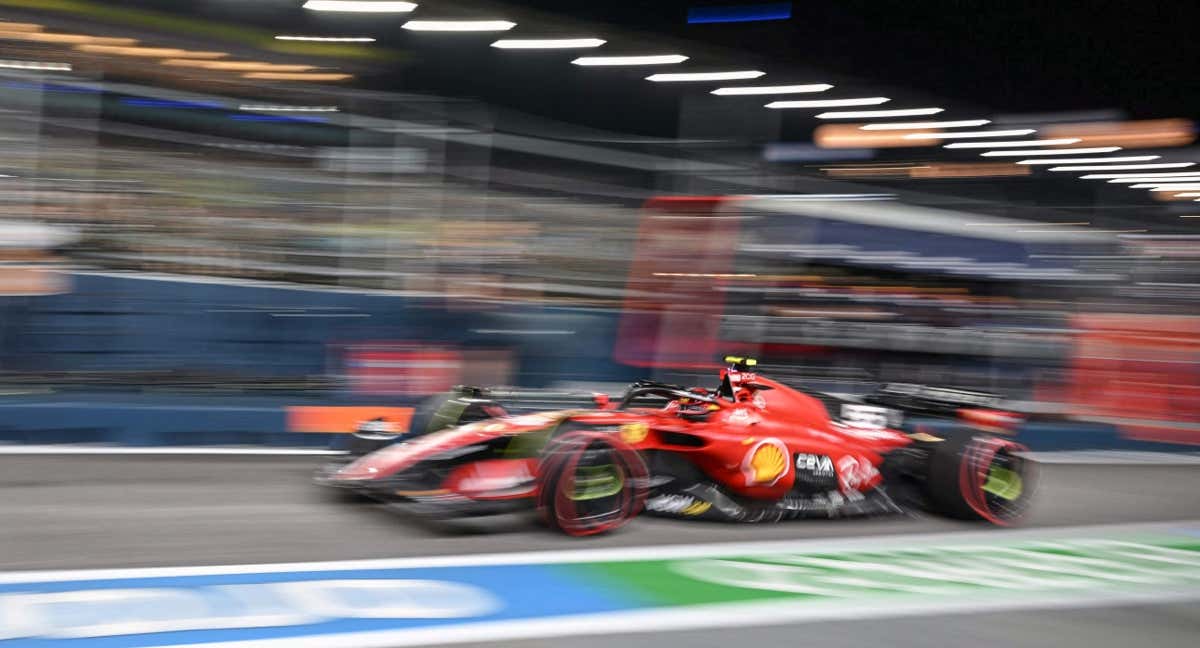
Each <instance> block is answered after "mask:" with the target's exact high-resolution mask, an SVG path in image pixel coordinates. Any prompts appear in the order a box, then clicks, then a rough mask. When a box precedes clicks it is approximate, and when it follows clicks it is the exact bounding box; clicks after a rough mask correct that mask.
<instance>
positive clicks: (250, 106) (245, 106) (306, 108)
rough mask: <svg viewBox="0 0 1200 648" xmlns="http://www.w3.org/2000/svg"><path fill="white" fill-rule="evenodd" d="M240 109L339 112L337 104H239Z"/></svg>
mask: <svg viewBox="0 0 1200 648" xmlns="http://www.w3.org/2000/svg"><path fill="white" fill-rule="evenodd" d="M238 110H249V111H253V112H337V111H338V109H337V106H275V105H266V104H264V105H258V104H242V105H240V106H238Z"/></svg>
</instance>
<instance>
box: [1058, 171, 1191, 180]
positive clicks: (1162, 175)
mask: <svg viewBox="0 0 1200 648" xmlns="http://www.w3.org/2000/svg"><path fill="white" fill-rule="evenodd" d="M1194 175H1200V172H1164V173H1092V174H1087V175H1080V176H1079V178H1080V180H1109V179H1110V178H1111V179H1112V180H1110V181H1111V182H1117V181H1120V179H1126V178H1188V176H1194Z"/></svg>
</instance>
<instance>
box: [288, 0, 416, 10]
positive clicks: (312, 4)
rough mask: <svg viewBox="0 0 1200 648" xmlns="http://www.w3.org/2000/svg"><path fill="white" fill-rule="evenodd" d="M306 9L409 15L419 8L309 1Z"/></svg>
mask: <svg viewBox="0 0 1200 648" xmlns="http://www.w3.org/2000/svg"><path fill="white" fill-rule="evenodd" d="M304 8H305V9H310V10H312V11H349V12H358V13H408V12H410V11H412V10H413V9H416V8H417V5H416V3H415V2H386V1H383V2H377V1H375V0H372V1H370V2H367V1H364V0H308V2H305V3H304Z"/></svg>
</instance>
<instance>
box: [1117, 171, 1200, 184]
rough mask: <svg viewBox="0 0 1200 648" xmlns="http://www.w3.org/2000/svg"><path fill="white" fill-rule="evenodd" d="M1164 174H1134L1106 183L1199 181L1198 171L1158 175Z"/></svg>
mask: <svg viewBox="0 0 1200 648" xmlns="http://www.w3.org/2000/svg"><path fill="white" fill-rule="evenodd" d="M1162 175H1166V174H1158V173H1155V174H1150V175H1144V176H1134V177H1132V178H1114V179H1112V180H1109V181H1108V184H1138V183H1142V182H1200V173H1180V174H1179V175H1172V176H1167V177H1165V178H1164V177H1159V176H1162Z"/></svg>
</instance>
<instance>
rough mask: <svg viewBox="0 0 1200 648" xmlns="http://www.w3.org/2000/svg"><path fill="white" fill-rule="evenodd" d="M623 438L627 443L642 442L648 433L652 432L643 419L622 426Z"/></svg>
mask: <svg viewBox="0 0 1200 648" xmlns="http://www.w3.org/2000/svg"><path fill="white" fill-rule="evenodd" d="M620 431H621V440H622V441H624V442H625V443H641V442H642V441H645V440H646V435H647V434H649V433H650V426H648V425H646V424H645V423H642V422H641V421H634V422H633V423H626V424H625V425H622V426H621V428H620Z"/></svg>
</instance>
